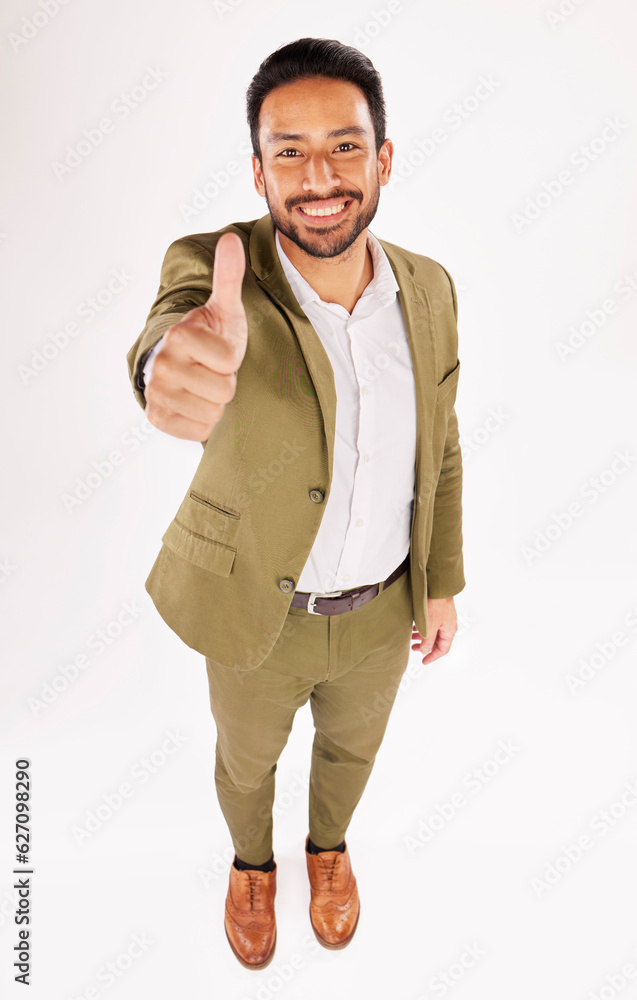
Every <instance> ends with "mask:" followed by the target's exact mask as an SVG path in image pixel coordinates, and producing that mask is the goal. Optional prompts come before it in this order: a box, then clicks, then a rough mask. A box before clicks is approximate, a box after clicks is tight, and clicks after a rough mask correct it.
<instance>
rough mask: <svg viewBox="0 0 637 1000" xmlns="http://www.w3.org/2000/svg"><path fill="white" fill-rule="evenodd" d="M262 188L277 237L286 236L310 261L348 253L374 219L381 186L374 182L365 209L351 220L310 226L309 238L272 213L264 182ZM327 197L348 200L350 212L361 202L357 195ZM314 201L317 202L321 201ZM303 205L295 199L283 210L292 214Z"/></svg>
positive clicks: (343, 193)
mask: <svg viewBox="0 0 637 1000" xmlns="http://www.w3.org/2000/svg"><path fill="white" fill-rule="evenodd" d="M263 187H264V191H265V203H266V205H267V206H268V210H269V212H270V215H271V216H272V222H273V223H274V226H275V228H276V229H278V230H279V232H280V233H283V235H284V236H287V238H288V239H289V240H291V241H292V243H295V244H296V246H297V247H299V248H300V249H301V250H304V251H305V253H306V254H308V255H309V256H310V257H338V256H339V254H342V253H344V252H345V251H346V250H348V249H349V247H351V245H352V243H353V242H354V241H355V240H356V239H358V237H359V236H360V234H361V233H362V232H363V230H364V229H367V227H368V226H369V224H370V222H371V221H372V219H373V218H374V216H375V215H376V211H377V209H378V202H379V199H380V185H379V184H378V182H376V190H375V191H374V194H373V196H372V200H371V201H370V203H369V205H368V206H367V208H365V209H359V211H358V212H357V213H356V215H355V216H354V218H353V219H352V218H349V219H347V220H345V219H343V221H342V222H340V223H337V224H336V225H334V224H332V225H331V226H330V225H327V226H312V235H311V236H306V235H304V234H303V233H301V231H300V229H299V227H298V226H296V225H295V224H294V222H293V221H292V220H291V219H290V217H289V215H284V214H283V212H279V211H278V210H277V209H274V210H273V208H272V206H271V205H270V202H269V201H268V191H267V187H266V185H265V179H264V182H263ZM327 197H329V198H343V200H345V199H347V198H351V199H352V205H351V206H350V210H352V209H353V207H354V205H355V204H356V202H360V200H361V194H360V191H336V192H334V193H333V194H330V195H328V196H327ZM314 200H316V201H318V200H320V199H314ZM304 203H305V204H307V203H308V199H305V200H303V199H295V200H294V201H290V203H289V204H288V205H286V208H287V209H288V211H291V210H292V209H293V208H294V207H295V205H300V204H304ZM310 203H311V200H310Z"/></svg>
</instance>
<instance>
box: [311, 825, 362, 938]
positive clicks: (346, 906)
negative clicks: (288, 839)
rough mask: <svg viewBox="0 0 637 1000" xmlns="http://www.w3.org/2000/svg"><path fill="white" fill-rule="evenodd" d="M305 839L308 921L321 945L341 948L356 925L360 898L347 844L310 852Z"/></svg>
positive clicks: (351, 936) (352, 934) (350, 936)
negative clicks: (342, 847)
mask: <svg viewBox="0 0 637 1000" xmlns="http://www.w3.org/2000/svg"><path fill="white" fill-rule="evenodd" d="M309 840H310V835H309V834H308V835H307V838H306V840H305V858H306V860H307V873H308V875H309V877H310V891H311V896H312V898H311V900H310V922H311V924H312V929H313V931H314V933H315V935H316V938H317V940H318V941H319V943H320V944H322V945H323V947H324V948H334V949H337V948H344V947H345V946H346V945H348V944H349V943H350V941H351V940H352V938H353V936H354V931H355V930H356V926H357V924H358V917H359V913H360V901H359V898H358V888H357V886H356V879H355V878H354V874H353V872H352V866H351V863H350V857H349V852H348V850H347V844H345V850H344V851H342V852H341V851H321V853H320V854H310V853H309V851H308V849H307V846H308V843H309Z"/></svg>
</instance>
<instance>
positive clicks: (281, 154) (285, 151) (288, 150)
mask: <svg viewBox="0 0 637 1000" xmlns="http://www.w3.org/2000/svg"><path fill="white" fill-rule="evenodd" d="M284 153H298V149H282V150H281V152H280V153H277V156H283V154H284ZM284 159H286V160H290V159H294V157H290V156H284Z"/></svg>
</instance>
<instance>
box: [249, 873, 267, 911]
mask: <svg viewBox="0 0 637 1000" xmlns="http://www.w3.org/2000/svg"><path fill="white" fill-rule="evenodd" d="M245 873H246V875H247V876H248V886H249V888H250V909H251V910H253V909H254V903H255V901H257V902H260V901H261V894H262V890H263V883H262V882H261V881H260V879H259V873H258V872H255V871H252V870H251V869H250V868H246V869H245Z"/></svg>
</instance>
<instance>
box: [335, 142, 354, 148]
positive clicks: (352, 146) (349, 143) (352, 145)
mask: <svg viewBox="0 0 637 1000" xmlns="http://www.w3.org/2000/svg"><path fill="white" fill-rule="evenodd" d="M342 146H351V148H352V149H356V146H355V145H354V143H353V142H340V143H339V144H338V146H337V147H336V148H337V149H341V147H342Z"/></svg>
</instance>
